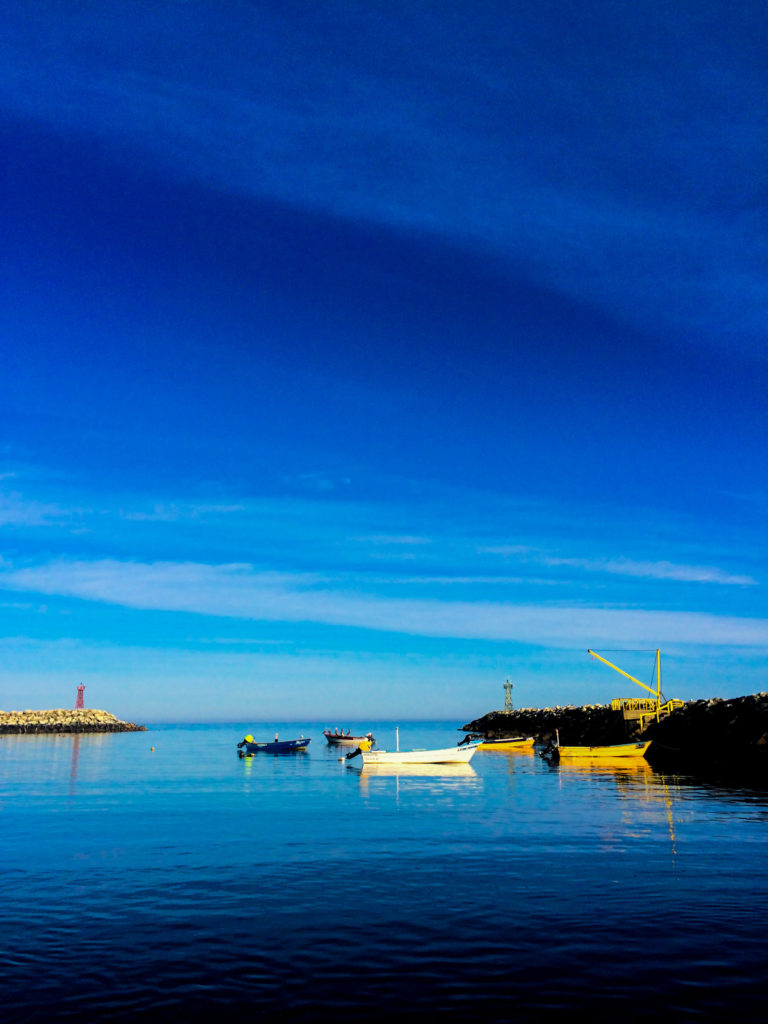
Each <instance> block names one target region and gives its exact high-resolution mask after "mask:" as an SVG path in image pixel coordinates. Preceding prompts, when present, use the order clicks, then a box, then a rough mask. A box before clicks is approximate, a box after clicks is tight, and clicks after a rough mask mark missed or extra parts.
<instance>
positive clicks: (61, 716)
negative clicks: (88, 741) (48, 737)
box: [0, 708, 146, 736]
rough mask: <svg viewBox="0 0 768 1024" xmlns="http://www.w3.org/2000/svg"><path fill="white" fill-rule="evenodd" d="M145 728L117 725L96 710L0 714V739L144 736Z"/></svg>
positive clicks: (128, 723)
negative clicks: (31, 735) (115, 734)
mask: <svg viewBox="0 0 768 1024" xmlns="http://www.w3.org/2000/svg"><path fill="white" fill-rule="evenodd" d="M145 731H146V726H144V725H135V724H134V723H133V722H121V721H120V719H119V718H115V716H114V715H112V714H110V713H109V711H99V710H97V709H96V708H77V709H76V710H72V709H65V708H54V709H53V710H49V711H0V736H1V735H4V734H5V735H9V734H16V733H46V732H53V733H74V732H145Z"/></svg>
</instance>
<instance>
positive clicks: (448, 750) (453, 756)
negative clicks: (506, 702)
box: [347, 728, 480, 766]
mask: <svg viewBox="0 0 768 1024" xmlns="http://www.w3.org/2000/svg"><path fill="white" fill-rule="evenodd" d="M395 736H396V747H397V749H396V750H366V749H365V748H364V747H359V748H358V749H357V750H355V751H354V752H353V753H350V754H347V759H351V758H353V757H357V756H358V755H359V756H360V757H361V758H362V760H363V766H367V765H374V764H469V762H470V761H471V760H472V758H473V757H474V755H475V753H476V752H477V750H478V749H479V747H480V744H479V742H475V743H461V744H459V745H458V746H456V747H444V748H442V749H440V750H401V749H400V729H399V728H396V729H395Z"/></svg>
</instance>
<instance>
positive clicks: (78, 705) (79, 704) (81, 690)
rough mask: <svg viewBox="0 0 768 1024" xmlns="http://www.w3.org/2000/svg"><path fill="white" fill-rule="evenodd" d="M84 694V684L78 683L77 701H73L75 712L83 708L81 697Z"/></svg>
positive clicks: (82, 698)
mask: <svg viewBox="0 0 768 1024" xmlns="http://www.w3.org/2000/svg"><path fill="white" fill-rule="evenodd" d="M84 693H85V683H80V685H79V686H78V688H77V700H76V701H75V711H77V710H78V708H84V707H85V699H84V697H83V694H84Z"/></svg>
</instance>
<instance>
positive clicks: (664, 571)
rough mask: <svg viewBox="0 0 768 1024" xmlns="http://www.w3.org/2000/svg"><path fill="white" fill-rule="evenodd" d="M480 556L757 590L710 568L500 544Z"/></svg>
mask: <svg viewBox="0 0 768 1024" xmlns="http://www.w3.org/2000/svg"><path fill="white" fill-rule="evenodd" d="M478 550H479V551H480V553H484V554H496V555H502V556H504V557H505V558H517V559H519V560H520V561H521V562H524V563H531V562H533V563H535V564H537V565H545V566H550V567H551V568H559V567H563V568H568V569H580V570H581V571H583V572H590V573H608V574H610V575H612V576H632V577H634V578H636V579H649V580H676V581H678V582H681V583H720V584H725V585H728V586H742V587H749V586H757V580H756V579H754V577H752V576H747V575H745V574H742V573H731V572H726V571H725V570H723V569H719V568H717V567H716V566H711V565H682V564H679V563H676V562H669V561H666V560H659V561H655V562H649V561H638V560H635V559H632V558H570V557H561V556H556V555H548V554H545V553H544V552H541V551H537V550H536V549H534V548H530V547H525V546H522V545H512V544H504V545H498V546H496V547H484V548H479V549H478Z"/></svg>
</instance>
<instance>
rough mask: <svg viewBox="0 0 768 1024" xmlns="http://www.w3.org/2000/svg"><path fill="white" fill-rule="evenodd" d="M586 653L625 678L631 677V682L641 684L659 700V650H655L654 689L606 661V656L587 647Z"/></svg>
mask: <svg viewBox="0 0 768 1024" xmlns="http://www.w3.org/2000/svg"><path fill="white" fill-rule="evenodd" d="M587 654H591V655H592V657H593V658H597V660H598V661H602V662H603V664H604V665H607V666H608V667H609V668H612V669H615V670H616V672H620V673H621V675H623V676H626V677H627V679H631V680H632V682H633V683H637V685H638V686H642V688H643V689H644V690H647V691H648V693H652V694H653V695H654V697H655V698H656V700H657V701H660V700H661V668H660V664H659V661H660V659H659V651H656V689H655V690H652V689H651V687H650V686H647V685H646V684H645V683H641V682H640V680H639V679H635V677H634V676H631V675H630V674H629V672H625V671H624V669H623V668H619V666H618V665H614V664H613V663H612V662H610V661H608V659H607V658H603V657H602V655H600V654H597V653H596V652H595V651H592V650H590V649H589V648H587Z"/></svg>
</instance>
